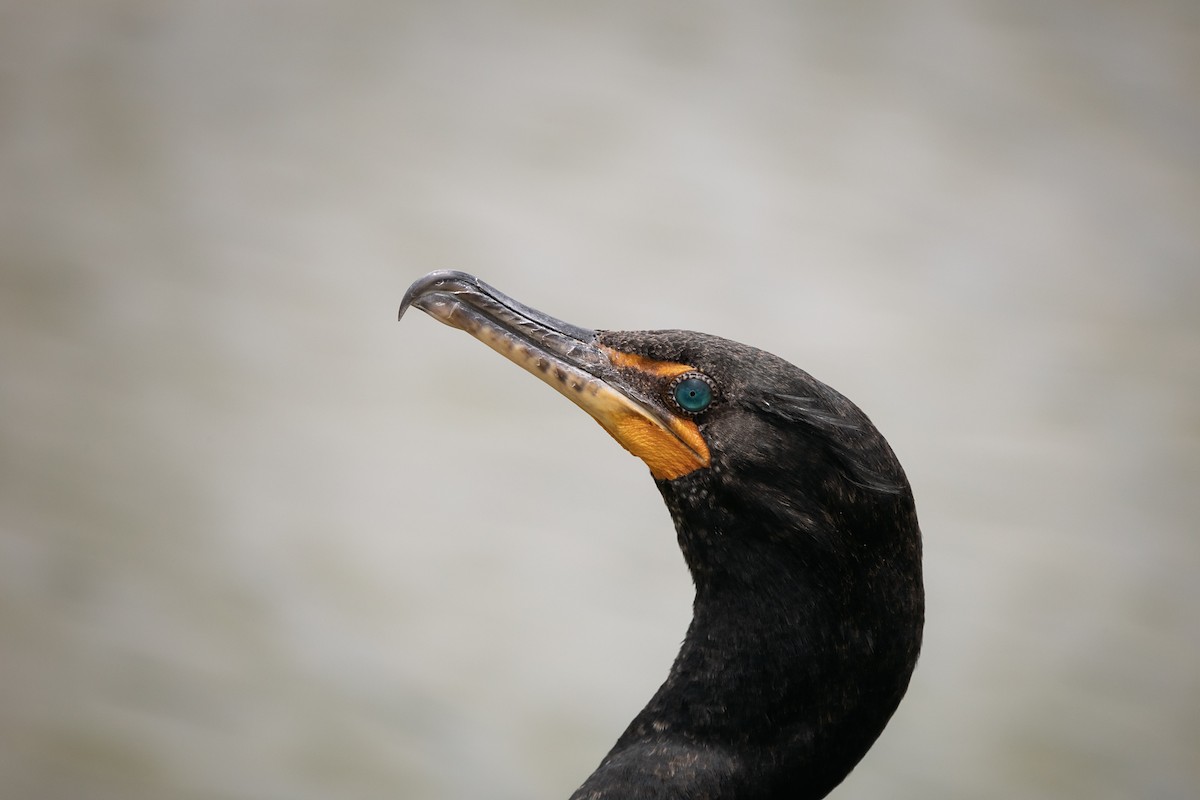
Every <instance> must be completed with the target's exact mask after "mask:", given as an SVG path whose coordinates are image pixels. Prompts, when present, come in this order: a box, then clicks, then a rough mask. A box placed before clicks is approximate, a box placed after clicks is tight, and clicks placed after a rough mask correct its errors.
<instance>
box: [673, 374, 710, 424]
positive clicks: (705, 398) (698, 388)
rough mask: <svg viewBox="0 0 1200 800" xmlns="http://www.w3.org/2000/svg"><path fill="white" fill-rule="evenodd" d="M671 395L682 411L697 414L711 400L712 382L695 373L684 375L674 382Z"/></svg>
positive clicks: (706, 406)
mask: <svg viewBox="0 0 1200 800" xmlns="http://www.w3.org/2000/svg"><path fill="white" fill-rule="evenodd" d="M671 396H672V397H674V398H675V402H676V403H678V404H679V407H680V408H682V409H683V410H684V411H687V412H689V413H692V414H698V413H700V412H701V411H703V410H704V409H706V408H708V404H709V403H711V402H712V384H711V383H709V382H708V379H707V378H704V377H701V376H700V375H696V374H689V375H684V376H683V377H682V378H681V379H679V380H678V381H676V382H675V385H674V386H673V387H672V389H671Z"/></svg>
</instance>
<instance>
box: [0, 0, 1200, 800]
mask: <svg viewBox="0 0 1200 800" xmlns="http://www.w3.org/2000/svg"><path fill="white" fill-rule="evenodd" d="M435 268H459V269H465V270H468V271H471V272H475V273H477V274H478V275H480V276H481V277H483V278H484V279H485V280H487V281H489V282H491V283H493V284H494V285H496V286H498V287H500V288H501V289H503V290H505V291H507V292H509V293H511V294H513V295H515V296H516V297H518V298H520V299H522V300H525V301H527V302H529V303H530V304H532V305H534V306H537V307H540V308H543V309H544V310H546V311H548V312H549V313H552V314H555V315H557V316H561V317H563V318H565V319H568V320H571V321H573V322H576V323H578V324H582V325H588V326H600V327H608V328H645V327H684V328H695V329H701V330H706V331H709V332H712V333H717V334H721V335H725V336H728V337H731V338H734V339H738V340H742V341H745V342H749V343H752V344H755V345H758V346H761V347H763V348H765V349H768V350H771V351H773V352H775V353H778V354H780V355H782V356H784V357H786V358H788V359H789V360H791V361H793V362H795V363H797V364H799V365H801V366H803V367H804V368H806V369H808V370H809V371H811V372H812V373H813V374H815V375H817V376H818V377H820V378H822V379H824V380H826V381H827V382H829V383H830V384H832V385H834V386H835V387H837V388H838V389H840V390H841V391H843V392H844V393H845V394H847V395H849V396H850V397H851V398H853V399H854V400H855V401H857V402H858V403H859V404H860V405H861V406H862V407H863V408H864V409H866V411H867V412H868V413H869V414H870V415H871V416H872V417H873V419H874V420H875V421H876V422H877V424H878V425H879V426H880V427H881V428H882V429H883V430H884V432H885V433H886V434H887V435H888V437H889V438H890V440H891V442H892V444H893V445H894V447H895V449H896V450H897V451H898V453H899V454H900V456H901V458H902V460H903V462H904V464H905V465H906V468H907V469H908V472H909V475H910V477H911V479H912V482H913V485H914V487H915V491H916V495H917V499H918V505H919V510H920V514H921V520H922V524H923V528H924V532H925V537H926V549H927V583H928V595H929V620H928V628H927V637H926V646H925V650H924V654H923V657H922V660H921V663H920V666H919V668H918V670H917V673H916V676H915V679H914V683H913V686H912V689H911V691H910V693H909V696H908V698H907V699H906V701H905V703H904V704H903V706H902V707H901V709H900V711H899V713H898V714H897V715H896V717H895V718H894V720H893V722H892V724H891V726H890V727H889V729H888V730H887V731H886V733H885V734H884V736H883V737H882V739H881V740H880V742H879V743H878V745H877V746H876V747H875V749H874V750H873V751H872V752H871V753H870V754H869V755H868V757H867V759H866V760H865V761H864V762H863V764H862V765H861V766H860V767H859V769H858V770H856V771H855V773H854V774H853V775H852V776H851V777H850V778H849V779H848V780H847V782H846V783H845V784H844V785H843V787H841V788H840V789H839V790H838V791H837V793H836V794H835V796H836V797H839V798H843V800H852V798H878V797H889V798H897V799H898V798H923V799H925V800H928V799H929V798H979V799H980V800H988V799H989V798H996V799H997V800H999V799H1000V798H1006V799H1007V798H1014V797H1020V798H1025V799H1027V800H1032V799H1035V798H1089V800H1106V799H1107V798H1112V800H1118V799H1121V800H1124V799H1125V798H1135V797H1136V798H1164V799H1170V798H1187V797H1195V796H1196V795H1197V787H1198V786H1200V766H1198V765H1200V622H1198V612H1200V588H1198V586H1197V572H1198V568H1200V537H1198V533H1200V531H1198V523H1197V520H1198V519H1200V499H1198V498H1200V491H1198V490H1197V487H1198V484H1200V402H1198V400H1200V392H1198V389H1200V313H1198V312H1197V300H1198V299H1200V6H1197V4H1195V3H1194V2H1168V1H1167V0H1152V1H1151V2H1144V3H1136V4H1135V3H1123V2H1082V0H1078V1H1070V0H1067V1H1064V2H1053V0H1052V1H1051V2H982V1H974V2H961V1H960V2H932V1H931V2H916V3H907V4H896V3H883V2H864V3H824V2H818V3H795V4H793V3H782V2H780V3H768V2H747V3H738V4H717V3H695V4H683V3H666V4H644V3H615V4H559V3H541V2H527V3H515V4H492V3H483V2H478V3H471V2H439V3H392V4H389V3H371V2H343V3H338V4H332V3H330V4H321V3H311V2H294V3H284V2H262V3H230V2H212V3H207V2H190V3H189V2H158V3H147V2H134V1H132V0H127V1H125V2H121V1H119V0H97V1H96V2H55V3H32V2H30V3H25V2H16V1H15V0H10V1H9V2H5V3H3V4H0V796H2V797H4V798H14V799H15V798H37V799H38V800H42V799H45V800H51V799H53V798H63V799H64V800H66V799H67V798H71V799H72V800H74V799H84V798H122V799H123V800H129V799H130V798H166V797H170V798H328V797H339V798H385V797H386V798H397V797H398V798H414V799H423V798H431V799H433V800H438V799H441V798H533V797H545V798H560V797H565V796H567V795H568V794H569V793H570V791H571V790H572V789H573V788H574V787H575V786H576V785H577V784H578V783H579V782H580V781H581V780H582V779H583V777H584V776H585V775H586V774H587V773H588V772H589V771H590V770H591V769H592V768H593V767H594V765H595V764H596V762H597V761H598V760H599V758H600V757H601V755H602V754H603V752H604V751H605V750H606V749H607V747H608V746H609V745H610V744H611V742H612V741H613V739H614V738H615V737H616V736H617V734H618V733H619V732H620V730H621V729H622V727H623V726H624V724H625V722H626V721H627V720H628V719H629V718H631V717H632V715H633V714H634V713H635V712H636V711H637V710H638V709H639V708H640V705H641V703H643V702H644V701H645V700H646V699H647V698H648V697H649V695H650V693H651V692H652V691H653V690H654V689H655V688H656V686H657V685H658V683H659V682H660V681H661V679H662V678H663V677H664V675H665V673H666V669H667V667H668V665H669V663H670V661H671V658H672V656H673V655H674V652H675V649H676V648H677V646H678V643H679V640H680V639H681V638H682V635H683V631H684V628H685V626H686V623H687V620H688V618H689V604H690V599H691V592H690V585H689V580H688V577H687V574H686V570H685V569H684V566H683V563H682V560H681V558H680V557H679V554H678V551H677V549H676V546H675V543H674V536H673V533H672V531H671V529H670V522H669V519H668V517H667V514H666V512H665V509H664V508H663V507H662V505H661V502H660V500H659V498H658V495H657V493H656V491H655V489H654V487H653V485H652V483H651V481H650V480H649V477H648V476H647V474H646V470H645V468H644V466H643V465H641V464H640V463H638V462H636V461H634V460H633V459H631V458H629V457H628V456H627V455H626V454H625V453H624V452H623V451H622V450H621V449H620V448H619V447H617V446H616V445H615V444H614V443H612V442H611V441H610V440H609V439H608V438H607V437H606V436H605V435H604V434H603V432H602V431H601V430H600V429H599V428H598V427H597V426H596V425H595V424H594V423H592V422H591V421H589V420H588V419H587V418H586V416H585V415H582V414H580V413H579V412H578V411H577V410H576V409H575V408H574V407H573V406H571V405H570V404H569V403H565V402H563V400H562V398H560V397H558V396H557V395H555V394H554V393H553V392H551V391H549V390H548V389H547V388H546V387H544V386H542V385H540V384H539V383H537V382H536V381H534V380H532V379H531V378H530V377H529V376H527V375H525V374H524V373H522V372H520V371H519V370H517V369H516V368H514V367H513V366H511V365H510V364H508V363H506V362H504V361H503V360H502V359H500V358H498V357H497V356H495V354H493V353H491V352H490V351H488V350H487V349H486V348H484V347H482V346H481V345H479V344H478V343H476V342H473V341H471V340H470V339H469V338H468V337H466V336H463V335H462V334H460V333H458V332H455V331H451V330H450V329H447V328H444V327H441V326H439V325H436V324H435V323H434V322H433V321H432V320H430V319H428V318H426V317H424V316H422V315H419V314H415V315H413V316H412V318H406V319H405V320H404V322H403V324H401V325H397V324H396V322H395V312H396V307H397V304H398V302H399V299H400V296H401V294H402V293H403V291H404V289H405V288H406V287H407V286H408V284H409V282H411V281H412V280H413V279H415V278H416V277H418V276H419V275H421V274H423V273H425V272H427V271H429V270H431V269H435Z"/></svg>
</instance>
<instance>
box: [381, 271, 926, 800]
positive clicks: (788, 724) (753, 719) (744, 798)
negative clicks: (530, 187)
mask: <svg viewBox="0 0 1200 800" xmlns="http://www.w3.org/2000/svg"><path fill="white" fill-rule="evenodd" d="M409 306H415V307H416V308H419V309H421V310H422V311H424V312H426V313H428V314H430V315H431V316H433V317H435V318H436V319H438V320H439V321H441V322H443V323H445V324H447V325H450V326H452V327H455V328H460V329H462V330H464V331H466V332H467V333H469V334H471V335H472V336H474V337H475V338H476V339H479V340H480V341H482V342H484V343H485V344H487V345H488V346H489V347H491V348H493V349H494V350H496V351H497V352H499V353H500V354H501V355H503V356H505V357H506V358H508V359H510V360H511V361H513V362H515V363H516V364H518V365H520V366H521V367H524V368H525V369H526V370H528V371H529V372H531V373H533V374H534V375H536V376H537V377H538V378H540V379H541V380H543V381H545V382H546V383H548V384H549V385H550V386H552V387H554V388H555V389H557V390H558V391H559V392H561V393H562V394H563V395H565V396H566V397H567V398H569V399H570V400H571V401H572V402H574V403H575V404H577V405H578V406H580V407H581V408H583V409H584V410H585V411H587V412H588V413H589V414H591V415H592V417H594V418H595V419H596V421H597V422H599V423H600V424H601V425H602V426H603V427H604V429H605V430H607V431H608V432H609V434H611V435H612V436H613V437H614V438H615V439H616V440H617V441H618V442H620V443H621V444H622V445H623V446H624V447H625V448H626V449H627V450H629V451H630V452H631V453H633V454H634V455H636V456H638V457H639V458H641V459H642V460H643V461H645V463H646V464H647V465H648V466H649V467H650V474H651V475H652V476H653V477H654V480H655V483H656V484H657V486H658V489H659V491H660V492H661V493H662V496H663V499H664V500H665V501H666V504H667V508H668V509H669V510H670V512H671V517H672V519H673V520H674V522H675V528H676V532H677V535H678V540H679V547H680V549H681V550H682V551H683V556H684V559H685V560H686V562H687V566H688V569H689V570H690V571H691V575H692V580H693V583H694V584H695V589H696V595H695V601H694V605H693V618H692V622H691V625H690V626H689V628H688V631H687V636H686V638H685V639H684V642H683V645H682V648H681V649H680V651H679V655H678V657H677V658H676V660H675V663H674V665H673V666H672V667H671V672H670V674H669V675H668V676H667V679H666V682H665V683H663V685H662V687H661V688H660V689H659V690H658V692H657V693H656V694H655V695H654V696H653V697H652V698H651V699H650V702H649V703H648V704H647V705H646V707H645V708H644V709H643V710H642V711H641V713H639V714H638V715H637V716H636V717H635V718H634V720H633V722H631V723H630V724H629V727H628V728H627V729H626V730H625V732H624V733H623V734H621V736H620V738H619V739H618V740H617V743H616V745H615V746H614V747H613V748H612V750H611V751H610V752H609V753H608V755H607V756H605V757H604V760H603V761H602V762H601V763H600V766H599V767H598V768H597V769H596V771H595V772H593V773H592V775H591V776H590V777H589V778H588V779H587V780H586V781H584V783H583V785H582V786H581V787H580V788H579V790H578V791H576V792H575V794H574V795H572V800H602V799H609V798H613V799H619V800H638V799H639V798H681V799H682V798H688V800H701V799H702V798H708V799H710V800H718V799H720V800H751V799H753V800H771V799H773V798H788V799H789V800H797V799H799V800H810V799H815V798H821V797H824V796H825V795H826V794H828V793H829V792H830V791H831V790H832V789H833V788H834V787H835V786H837V784H838V783H840V782H841V781H842V779H843V778H845V777H846V775H847V774H848V773H849V772H850V770H851V769H853V767H854V765H855V764H857V763H858V761H859V759H861V758H862V756H863V755H864V754H865V753H866V752H867V749H868V748H870V746H871V745H872V743H874V741H875V739H876V737H878V736H879V734H880V732H881V731H882V730H883V728H884V725H886V724H887V721H888V719H889V718H890V717H891V716H892V712H894V711H895V710H896V706H897V705H898V704H899V702H900V698H901V697H902V696H903V695H904V692H905V689H906V688H907V686H908V682H909V677H910V676H911V674H912V671H913V667H914V666H915V664H916V660H917V653H918V650H919V649H920V643H921V630H922V626H923V621H924V591H923V589H922V580H921V534H920V529H919V528H918V525H917V515H916V509H915V506H914V503H913V497H912V491H911V489H910V488H909V484H908V479H907V478H906V477H905V474H904V470H903V469H902V468H901V466H900V463H899V462H898V461H897V460H896V457H895V455H894V454H893V453H892V450H891V448H890V447H889V446H888V444H887V442H886V441H885V440H884V438H883V436H882V435H880V433H879V431H877V430H876V429H875V426H874V425H872V424H871V422H870V421H869V420H868V419H867V417H866V416H865V415H864V414H863V413H862V412H861V411H860V410H859V409H858V408H857V407H856V406H855V405H854V404H853V403H851V402H850V401H849V400H847V399H846V398H845V397H843V396H842V395H840V394H838V393H837V392H836V391H834V390H833V389H831V388H829V387H828V386H826V385H825V384H823V383H821V382H820V381H818V380H816V379H815V378H813V377H812V376H810V375H809V374H808V373H806V372H804V371H803V370H801V369H798V368H797V367H794V366H792V365H791V364H789V363H788V362H786V361H784V360H783V359H781V358H779V357H777V356H774V355H771V354H770V353H766V352H763V351H762V350H757V349H755V348H753V347H748V346H746V345H743V344H739V343H737V342H732V341H729V340H727V339H721V338H718V337H716V336H710V335H707V334H702V333H694V332H690V331H679V330H663V331H606V330H590V329H586V328H580V327H577V326H575V325H570V324H568V323H565V322H562V321H561V320H557V319H555V318H553V317H550V316H548V315H546V314H543V313H541V312H540V311H537V310H535V309H532V308H530V307H528V306H526V305H524V304H522V303H519V302H517V301H516V300H514V299H512V298H510V297H508V296H506V295H504V294H502V293H500V292H499V291H497V290H496V289H493V288H492V287H491V286H488V285H487V284H486V283H484V282H483V281H481V280H479V279H477V278H475V277H473V276H471V275H468V274H466V273H463V272H453V271H442V272H433V273H430V274H429V275H426V276H425V277H423V278H421V279H419V280H418V281H416V282H415V283H413V285H412V286H411V287H410V288H409V290H408V292H407V293H406V294H405V296H404V300H403V302H402V303H401V306H400V315H401V316H403V314H404V311H405V309H407V308H408V307H409Z"/></svg>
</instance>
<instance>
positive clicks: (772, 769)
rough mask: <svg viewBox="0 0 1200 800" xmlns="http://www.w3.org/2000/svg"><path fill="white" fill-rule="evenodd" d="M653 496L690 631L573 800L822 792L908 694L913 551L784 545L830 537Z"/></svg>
mask: <svg viewBox="0 0 1200 800" xmlns="http://www.w3.org/2000/svg"><path fill="white" fill-rule="evenodd" d="M664 496H665V497H666V499H667V505H668V507H669V508H670V509H671V511H672V516H674V517H675V521H676V527H677V530H678V533H679V538H680V545H681V548H682V550H683V552H684V555H685V558H686V560H687V561H688V566H689V568H690V569H691V571H692V576H693V579H694V581H695V584H696V598H695V602H694V606H693V619H692V623H691V626H690V627H689V629H688V633H687V636H686V638H685V640H684V643H683V646H682V648H681V649H680V652H679V655H678V657H677V658H676V660H675V663H674V665H673V666H672V668H671V672H670V674H669V676H668V677H667V680H666V681H665V682H664V683H663V685H662V686H661V688H660V689H659V690H658V692H657V693H656V694H655V695H654V697H653V698H652V699H651V700H650V702H649V703H648V704H647V705H646V707H645V708H644V709H643V710H642V711H641V713H639V714H638V715H637V717H636V718H635V719H634V720H633V722H632V723H630V725H629V727H628V728H627V730H626V731H625V733H624V734H623V735H622V736H621V738H620V739H619V740H618V741H617V743H616V746H615V747H614V748H613V750H612V751H611V752H610V753H609V755H608V756H607V757H606V759H605V761H604V762H603V763H602V764H601V767H600V769H599V770H597V772H596V773H595V774H594V775H593V776H592V778H591V779H589V781H588V783H585V784H584V787H582V788H581V790H580V791H581V793H580V794H578V795H577V797H581V798H582V797H588V798H596V799H597V800H598V799H599V798H604V797H625V798H636V797H641V796H643V795H641V794H638V792H639V791H646V789H645V788H644V787H648V786H656V785H657V786H658V787H659V788H662V787H666V786H670V787H671V788H672V789H673V790H679V789H680V788H681V787H684V788H686V790H687V791H686V796H722V797H738V798H742V797H747V798H773V797H788V798H814V799H815V798H821V797H824V796H825V795H826V794H827V793H828V792H829V791H831V790H832V789H833V787H835V786H836V785H837V784H838V783H840V782H841V781H842V779H843V778H844V777H845V776H846V775H847V774H848V773H849V772H850V770H851V769H852V768H853V767H854V765H855V764H856V763H857V762H858V761H859V759H860V758H861V757H862V756H863V755H864V754H865V753H866V751H867V749H868V748H869V747H870V746H871V744H872V743H873V742H874V741H875V739H876V738H877V737H878V735H879V733H880V732H881V731H882V730H883V727H884V725H885V724H886V723H887V721H888V719H889V718H890V717H891V715H892V713H893V712H894V711H895V709H896V706H897V705H898V704H899V702H900V698H901V697H902V696H903V694H904V691H905V689H906V688H907V685H908V680H909V677H910V675H911V672H912V669H913V666H914V665H915V661H916V653H917V648H918V646H919V642H920V627H921V620H922V613H923V612H922V605H921V602H920V597H919V580H920V579H919V576H920V566H919V546H918V549H917V550H916V551H915V552H914V551H912V548H911V547H908V546H907V542H908V539H909V537H907V536H903V535H901V536H897V537H895V538H896V539H897V541H898V542H899V544H898V545H897V546H896V547H890V546H889V547H884V548H881V549H879V551H878V552H873V551H869V550H868V551H863V552H857V553H855V554H853V555H852V556H850V557H849V558H847V557H846V556H845V554H844V553H839V552H836V551H832V550H831V551H821V550H819V549H810V550H804V549H803V548H795V549H787V548H781V547H779V541H780V538H779V537H780V536H782V535H788V536H803V537H807V538H806V539H805V540H806V541H808V540H814V541H815V540H816V539H818V538H819V537H820V536H822V535H829V532H828V531H818V530H814V531H804V530H772V531H764V530H762V529H761V528H755V529H749V528H746V529H738V527H737V526H738V525H739V524H741V523H738V522H737V521H735V520H733V519H731V518H724V519H722V518H721V517H720V516H719V515H699V518H700V519H703V520H705V522H704V523H698V522H697V515H695V514H683V513H679V512H680V510H681V509H680V507H679V505H678V504H677V503H676V502H674V501H675V500H676V499H677V498H676V497H674V496H673V495H672V493H671V492H668V491H666V490H664ZM718 505H720V504H719V503H714V506H718ZM899 516H900V518H903V515H899ZM742 519H743V520H744V519H745V517H743V518H742ZM760 524H761V523H760ZM913 525H914V531H915V516H914V517H913ZM899 533H901V534H903V533H906V532H905V531H900V532H899ZM914 559H915V563H914ZM914 575H915V576H916V579H917V590H918V591H917V593H914V590H913V588H912V577H913V576H914ZM589 787H591V788H590V791H591V792H592V793H591V794H583V793H582V792H583V790H584V789H589ZM706 793H707V794H706ZM646 796H658V795H654V794H649V795H646ZM680 796H685V795H680Z"/></svg>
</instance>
